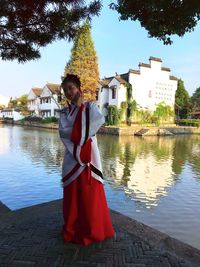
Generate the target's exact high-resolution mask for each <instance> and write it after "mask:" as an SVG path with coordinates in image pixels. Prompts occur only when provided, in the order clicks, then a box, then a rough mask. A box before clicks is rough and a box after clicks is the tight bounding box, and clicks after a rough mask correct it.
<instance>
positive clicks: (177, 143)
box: [172, 135, 191, 175]
mask: <svg viewBox="0 0 200 267" xmlns="http://www.w3.org/2000/svg"><path fill="white" fill-rule="evenodd" d="M190 150H191V143H190V137H189V136H187V135H186V136H177V137H176V138H174V149H173V154H172V155H173V164H172V170H173V171H174V172H175V173H176V175H178V174H180V173H181V172H182V169H183V167H184V165H185V161H186V160H187V159H188V155H189V153H190Z"/></svg>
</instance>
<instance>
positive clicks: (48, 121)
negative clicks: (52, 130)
mask: <svg viewBox="0 0 200 267" xmlns="http://www.w3.org/2000/svg"><path fill="white" fill-rule="evenodd" d="M52 122H54V123H55V122H58V119H57V118H56V117H48V118H44V119H42V123H52Z"/></svg>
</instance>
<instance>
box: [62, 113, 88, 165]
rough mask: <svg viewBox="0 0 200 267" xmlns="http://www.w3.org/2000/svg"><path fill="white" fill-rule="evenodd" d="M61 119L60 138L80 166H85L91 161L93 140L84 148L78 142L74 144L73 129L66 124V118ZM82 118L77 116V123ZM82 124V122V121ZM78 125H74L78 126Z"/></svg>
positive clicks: (86, 143)
mask: <svg viewBox="0 0 200 267" xmlns="http://www.w3.org/2000/svg"><path fill="white" fill-rule="evenodd" d="M62 116H63V115H61V117H60V118H59V124H58V125H59V128H58V129H59V136H60V139H61V141H62V143H63V144H64V146H65V148H66V149H67V150H68V152H69V153H70V154H71V156H72V157H73V158H74V160H76V161H77V162H78V163H79V164H80V165H82V166H84V165H85V164H87V163H89V162H90V161H91V142H92V140H91V139H88V140H87V141H86V142H85V144H84V145H83V146H81V145H79V144H78V143H77V142H73V140H72V138H71V128H70V127H68V126H67V124H65V120H64V117H62ZM79 120H80V117H79V116H77V118H76V122H79ZM80 122H81V121H80ZM76 125H77V124H74V126H76ZM78 130H79V129H77V131H78Z"/></svg>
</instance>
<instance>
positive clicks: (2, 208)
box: [0, 201, 11, 215]
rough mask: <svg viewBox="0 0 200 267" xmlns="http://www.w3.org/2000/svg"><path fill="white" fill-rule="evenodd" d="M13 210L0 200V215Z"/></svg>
mask: <svg viewBox="0 0 200 267" xmlns="http://www.w3.org/2000/svg"><path fill="white" fill-rule="evenodd" d="M8 212H11V209H9V208H8V207H7V206H6V205H5V204H3V202H1V201H0V215H2V214H5V213H8Z"/></svg>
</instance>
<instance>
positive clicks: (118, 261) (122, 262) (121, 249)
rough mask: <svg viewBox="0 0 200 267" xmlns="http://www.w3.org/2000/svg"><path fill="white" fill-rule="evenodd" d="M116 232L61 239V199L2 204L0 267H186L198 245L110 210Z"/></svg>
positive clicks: (197, 255)
mask: <svg viewBox="0 0 200 267" xmlns="http://www.w3.org/2000/svg"><path fill="white" fill-rule="evenodd" d="M110 212H111V216H112V221H113V225H114V228H115V237H114V238H109V239H107V240H105V241H103V242H99V243H95V244H91V245H89V246H87V247H83V246H81V245H76V244H72V243H68V244H64V243H63V241H62V239H61V238H60V235H59V233H60V230H61V227H62V224H63V218H62V200H55V201H51V202H48V203H43V204H40V205H36V206H32V207H28V208H23V209H20V210H17V211H14V212H10V211H9V210H6V208H5V207H4V208H2V209H0V267H4V266H6V267H18V266H19V267H24V266H38V267H39V266H41V267H46V266H48V267H51V266H52V267H53V266H54V267H61V266H62V267H64V266H66V267H72V266H73V267H83V266H84V267H92V266H97V267H112V266H116V267H117V266H118V267H121V266H126V267H190V266H200V251H199V250H197V249H194V248H193V247H190V246H188V245H186V244H184V243H182V242H179V241H177V240H175V239H172V238H170V237H169V236H167V235H165V234H162V233H160V232H158V231H156V230H155V229H152V228H150V227H148V226H145V225H144V224H142V223H139V222H137V221H134V220H131V219H130V218H127V217H126V216H123V215H121V214H119V213H117V212H114V211H110Z"/></svg>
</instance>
